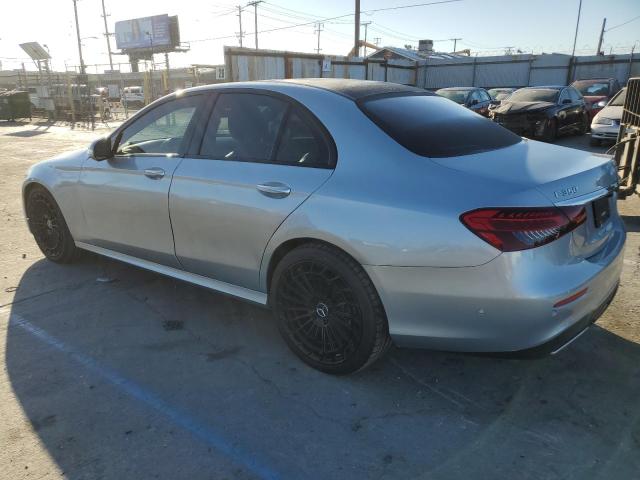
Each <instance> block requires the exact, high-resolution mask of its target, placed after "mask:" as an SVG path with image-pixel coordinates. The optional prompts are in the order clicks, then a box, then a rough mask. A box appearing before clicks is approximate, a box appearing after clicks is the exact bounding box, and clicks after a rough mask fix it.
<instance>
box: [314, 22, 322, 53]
mask: <svg viewBox="0 0 640 480" xmlns="http://www.w3.org/2000/svg"><path fill="white" fill-rule="evenodd" d="M323 28H324V23H316V29H315V30H314V31H313V33H317V34H318V48H316V53H317V54H320V32H321V31H322V29H323Z"/></svg>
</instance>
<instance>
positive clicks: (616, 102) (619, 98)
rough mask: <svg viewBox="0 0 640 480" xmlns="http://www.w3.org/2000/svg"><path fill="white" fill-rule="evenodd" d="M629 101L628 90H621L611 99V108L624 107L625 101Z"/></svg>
mask: <svg viewBox="0 0 640 480" xmlns="http://www.w3.org/2000/svg"><path fill="white" fill-rule="evenodd" d="M626 99H627V89H626V88H623V89H622V90H620V91H619V92H618V93H617V94H616V96H615V97H613V98H612V99H611V101H610V102H609V105H608V106H610V107H623V106H624V101H625V100H626Z"/></svg>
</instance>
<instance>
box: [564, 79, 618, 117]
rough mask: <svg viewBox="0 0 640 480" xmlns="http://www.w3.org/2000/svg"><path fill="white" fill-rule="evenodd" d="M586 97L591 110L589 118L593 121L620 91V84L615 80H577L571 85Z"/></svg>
mask: <svg viewBox="0 0 640 480" xmlns="http://www.w3.org/2000/svg"><path fill="white" fill-rule="evenodd" d="M571 86H572V87H575V88H576V89H577V90H578V91H579V92H580V93H581V94H582V96H583V97H584V100H585V102H586V103H587V108H588V110H589V117H590V118H591V119H593V117H595V116H596V113H598V112H599V111H600V110H602V109H603V108H604V107H605V105H606V104H607V103H608V102H609V100H611V99H612V98H613V96H614V95H615V94H616V93H618V91H619V90H620V83H618V80H616V79H615V78H593V79H591V80H576V81H575V82H573V83H572V84H571Z"/></svg>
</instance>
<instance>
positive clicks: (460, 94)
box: [436, 90, 469, 105]
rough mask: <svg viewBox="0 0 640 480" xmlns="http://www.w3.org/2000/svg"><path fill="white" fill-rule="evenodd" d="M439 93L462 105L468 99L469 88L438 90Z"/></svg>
mask: <svg viewBox="0 0 640 480" xmlns="http://www.w3.org/2000/svg"><path fill="white" fill-rule="evenodd" d="M436 93H437V94H438V95H440V96H441V97H444V98H448V99H449V100H453V101H454V102H456V103H459V104H460V105H463V104H464V103H465V102H466V101H467V95H468V94H469V91H468V90H438V91H437V92H436Z"/></svg>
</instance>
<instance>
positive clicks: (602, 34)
mask: <svg viewBox="0 0 640 480" xmlns="http://www.w3.org/2000/svg"><path fill="white" fill-rule="evenodd" d="M606 25H607V19H606V18H603V19H602V29H600V39H599V40H598V49H597V50H596V55H600V53H601V50H600V49H601V48H602V40H604V27H605V26H606Z"/></svg>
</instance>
